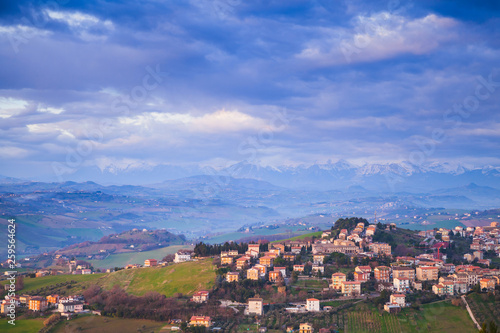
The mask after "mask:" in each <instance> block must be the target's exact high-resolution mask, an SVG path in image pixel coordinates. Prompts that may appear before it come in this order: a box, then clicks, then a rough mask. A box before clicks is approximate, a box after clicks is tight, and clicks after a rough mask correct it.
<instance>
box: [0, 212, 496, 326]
mask: <svg viewBox="0 0 500 333" xmlns="http://www.w3.org/2000/svg"><path fill="white" fill-rule="evenodd" d="M499 254H500V225H499V223H498V222H491V224H490V225H489V226H485V227H466V228H465V227H455V228H454V229H446V228H439V229H438V228H436V229H431V230H427V231H421V232H416V231H411V230H406V229H401V228H398V227H397V226H396V225H395V224H382V223H380V222H379V223H373V224H370V223H369V222H368V221H367V220H365V219H362V218H348V219H347V218H346V219H339V220H337V222H336V223H335V225H334V226H333V227H332V228H331V229H329V230H324V231H321V232H315V233H313V234H310V235H305V236H304V237H296V238H291V239H287V240H283V241H275V242H269V241H267V240H265V239H262V240H260V241H258V242H254V243H234V242H232V243H224V244H205V243H198V244H196V245H195V246H194V249H192V250H180V251H178V252H177V253H175V255H172V256H167V257H165V258H150V259H147V260H145V262H144V264H143V265H127V266H125V267H117V268H109V269H108V270H107V271H106V272H95V271H94V270H93V268H92V266H91V265H89V264H88V263H86V262H84V261H77V260H72V259H71V258H68V257H67V256H65V255H64V254H63V253H57V254H54V260H57V261H59V262H60V263H62V265H67V266H68V267H69V270H68V272H67V274H65V275H59V276H68V279H67V281H68V283H69V285H70V286H78V283H79V282H76V281H73V282H74V283H73V284H72V282H69V281H71V280H72V277H75V276H78V275H88V276H90V277H92V276H100V277H101V279H102V278H104V277H112V276H113V274H120V272H126V271H129V272H133V271H135V272H141V271H142V270H144V272H146V273H147V274H148V275H158V274H161V272H165V271H162V269H163V270H165V269H174V270H175V269H176V267H178V268H177V269H181V268H182V267H185V266H186V265H193V267H196V266H197V265H198V266H200V265H202V264H204V263H209V264H210V265H211V266H212V268H213V271H212V274H213V278H212V279H213V281H210V283H211V284H209V286H211V288H207V289H196V287H195V288H194V289H195V290H191V291H192V292H191V293H190V295H176V296H175V297H174V298H165V296H163V295H158V297H160V296H162V297H163V298H162V297H160V299H163V301H162V302H166V303H165V304H164V303H162V304H163V306H164V307H165V308H166V309H167V308H168V309H170V306H174V304H175V306H177V307H178V309H177V310H176V311H173V310H168V311H167V310H165V313H164V314H158V315H157V317H148V315H143V316H142V317H139V316H138V315H133V314H132V313H129V314H128V315H127V311H126V310H123V309H122V310H117V309H116V308H114V307H116V305H113V304H112V303H109V299H110V298H111V296H112V295H114V294H113V293H116V292H118V291H116V290H115V289H113V290H106V288H100V287H97V286H93V285H92V283H90V284H89V285H88V287H85V288H84V289H81V291H82V293H81V294H72V293H71V289H67V290H65V289H64V288H61V287H62V286H59V287H58V288H55V287H53V286H51V289H50V288H48V287H47V288H48V289H46V290H50V291H51V293H50V294H46V293H44V292H42V289H40V288H39V289H38V290H33V289H31V290H30V292H29V293H25V294H23V287H24V285H26V284H28V283H31V281H36V280H37V279H40V278H42V277H45V279H47V278H50V277H51V276H53V275H52V274H57V272H53V271H49V270H43V269H42V270H39V271H37V272H34V273H30V274H27V275H25V276H24V278H23V279H21V281H19V279H18V285H17V286H14V287H15V289H16V290H18V295H17V296H15V297H9V296H8V295H6V296H5V299H4V300H3V302H2V304H1V312H2V313H4V314H6V313H8V312H9V307H10V306H11V304H14V305H15V307H16V308H17V309H20V310H21V312H25V313H36V314H50V313H56V314H57V318H60V317H61V316H62V317H66V318H74V317H75V316H81V315H92V314H93V315H117V316H119V317H134V316H136V317H137V318H150V319H155V320H158V319H160V320H163V321H168V322H170V324H169V325H170V326H169V327H170V329H171V330H191V331H199V330H203V331H204V330H205V329H210V330H212V331H235V330H236V329H237V328H238V327H240V326H241V327H242V325H243V326H244V325H247V326H248V327H249V328H250V327H254V326H252V325H255V327H254V328H256V329H258V330H260V331H265V330H278V331H281V330H285V331H287V332H292V331H296V332H300V333H312V332H333V331H342V330H344V329H345V328H347V327H348V326H349V325H353V324H349V321H348V320H346V319H345V317H346V314H347V317H348V318H350V317H349V316H351V314H350V312H349V311H351V310H352V309H354V308H355V309H358V308H359V307H360V306H365V307H368V308H370V309H372V311H379V312H380V313H386V314H387V315H390V316H393V317H390V318H398V316H399V314H400V313H405V314H406V315H408V313H410V312H411V311H417V310H419V309H422V308H424V309H425V308H426V307H428V306H433V304H437V303H436V302H439V301H442V300H447V301H449V302H452V304H454V305H456V306H459V307H463V308H464V310H463V311H464V314H465V313H467V317H469V316H470V319H467V320H469V321H471V323H470V326H471V328H472V329H474V327H478V326H479V325H481V324H483V321H484V319H485V318H489V317H488V315H485V314H484V313H481V311H479V310H478V309H477V308H474V306H473V304H472V305H469V303H468V301H473V299H472V298H471V297H469V296H468V295H480V294H485V295H490V296H491V295H493V296H492V297H493V298H494V299H496V301H497V302H498V291H499V288H500V262H499V260H498V258H499ZM182 265H184V266H182ZM189 278H190V277H188V276H186V280H188V279H189ZM4 286H5V292H8V291H9V290H10V289H11V288H12V289H14V287H12V286H11V285H10V284H5V285H4ZM148 290H149V291H150V292H155V291H158V290H155V288H154V287H153V286H151V288H149V289H148ZM53 291H58V292H59V293H54V292H53ZM97 295H100V296H99V297H97ZM105 295H107V296H105ZM125 295H126V294H125ZM495 295H497V296H495ZM466 296H467V297H466ZM106 297H108V298H107V299H106ZM124 297H125V296H124ZM130 297H131V296H130ZM144 297H146V296H144ZM474 297H475V296H474ZM169 302H173V303H172V304H170V303H169ZM450 304H451V303H450ZM471 307H472V309H471ZM465 309H466V311H467V312H465ZM405 311H406V312H405ZM408 311H410V312H408ZM492 311H496V310H492ZM141 313H142V312H141ZM384 316H385V315H384ZM476 317H480V318H476ZM57 318H56V319H57ZM318 318H321V320H320V319H318ZM383 318H385V317H383ZM493 318H495V316H493ZM481 319H483V320H481ZM497 320H498V317H497ZM57 322H58V320H55V319H54V323H57ZM472 323H473V324H472ZM54 325H56V324H54ZM398 325H402V324H401V323H398ZM252 329H253V328H252Z"/></svg>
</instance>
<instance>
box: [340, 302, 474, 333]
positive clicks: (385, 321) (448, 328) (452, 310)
mask: <svg viewBox="0 0 500 333" xmlns="http://www.w3.org/2000/svg"><path fill="white" fill-rule="evenodd" d="M347 317H348V320H347V331H348V332H384V333H386V332H387V333H392V332H394V333H396V332H453V333H454V332H461V333H462V332H477V329H476V328H475V326H474V324H473V322H472V320H471V319H470V317H469V315H468V313H467V311H466V310H465V309H464V308H461V307H457V306H453V305H451V304H450V303H449V302H436V303H432V304H425V305H422V306H421V307H420V310H419V311H416V310H414V309H410V308H406V309H403V311H402V312H401V313H400V314H398V315H391V314H388V313H386V312H384V313H383V314H382V315H381V314H380V313H379V311H378V310H377V309H376V308H375V307H373V306H371V305H367V304H359V305H358V306H356V308H355V309H354V310H353V309H350V310H348V312H347Z"/></svg>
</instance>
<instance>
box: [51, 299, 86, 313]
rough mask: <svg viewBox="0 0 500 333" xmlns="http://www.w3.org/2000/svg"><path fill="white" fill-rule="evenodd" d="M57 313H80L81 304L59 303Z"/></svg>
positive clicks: (75, 302)
mask: <svg viewBox="0 0 500 333" xmlns="http://www.w3.org/2000/svg"><path fill="white" fill-rule="evenodd" d="M57 311H59V312H81V311H83V302H79V301H74V302H66V303H59V305H58V307H57Z"/></svg>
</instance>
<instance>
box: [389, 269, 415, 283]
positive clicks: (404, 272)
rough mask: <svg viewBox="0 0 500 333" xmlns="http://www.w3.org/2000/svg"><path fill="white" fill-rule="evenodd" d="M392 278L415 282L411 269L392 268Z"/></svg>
mask: <svg viewBox="0 0 500 333" xmlns="http://www.w3.org/2000/svg"><path fill="white" fill-rule="evenodd" d="M392 277H393V278H407V279H409V280H410V281H413V280H415V270H414V269H413V268H411V267H400V266H395V267H392Z"/></svg>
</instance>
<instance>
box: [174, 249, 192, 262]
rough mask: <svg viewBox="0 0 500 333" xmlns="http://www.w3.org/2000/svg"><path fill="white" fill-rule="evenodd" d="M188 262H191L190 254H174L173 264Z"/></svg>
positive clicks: (181, 252)
mask: <svg viewBox="0 0 500 333" xmlns="http://www.w3.org/2000/svg"><path fill="white" fill-rule="evenodd" d="M190 260H191V253H190V252H184V251H178V252H177V253H176V254H175V258H174V262H175V263H180V262H185V261H190Z"/></svg>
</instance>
